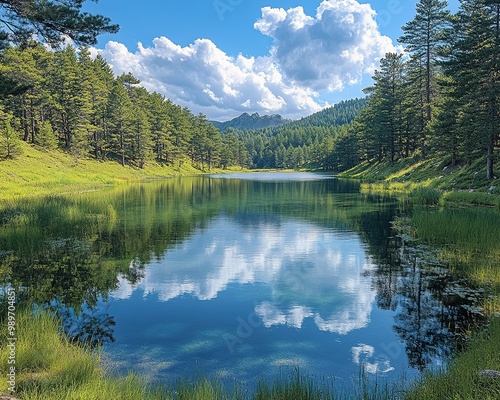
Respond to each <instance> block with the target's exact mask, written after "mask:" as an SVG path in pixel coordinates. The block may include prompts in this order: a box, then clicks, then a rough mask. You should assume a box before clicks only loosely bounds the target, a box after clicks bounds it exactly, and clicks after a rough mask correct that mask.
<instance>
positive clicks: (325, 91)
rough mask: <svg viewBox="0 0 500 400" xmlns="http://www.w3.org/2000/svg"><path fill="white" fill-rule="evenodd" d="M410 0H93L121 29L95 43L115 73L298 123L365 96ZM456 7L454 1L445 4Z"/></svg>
mask: <svg viewBox="0 0 500 400" xmlns="http://www.w3.org/2000/svg"><path fill="white" fill-rule="evenodd" d="M416 3H417V0H385V1H382V0H286V1H276V0H199V1H194V0H193V1H183V2H180V1H179V2H169V1H165V0H142V1H136V0H121V1H119V0H100V1H99V3H98V4H96V5H95V4H94V3H91V2H89V4H88V5H87V9H89V10H90V11H92V12H98V13H100V14H103V15H106V16H108V17H110V18H111V19H112V21H113V22H114V23H118V24H120V26H121V29H120V32H119V33H118V34H115V35H102V36H101V37H100V38H99V43H98V45H97V46H95V50H94V51H95V52H96V53H97V52H100V53H101V55H102V56H104V57H105V58H106V59H107V60H108V62H109V63H110V64H111V66H112V67H113V70H114V71H115V73H116V74H120V73H122V72H132V73H133V74H134V75H135V76H136V77H138V78H139V79H140V80H141V81H142V84H143V85H144V86H145V87H146V88H148V89H149V90H154V91H158V92H160V93H162V94H164V95H165V96H166V97H168V98H170V99H172V101H173V102H175V103H177V104H180V105H182V106H187V107H189V108H190V109H191V110H192V111H193V112H195V113H198V112H203V113H204V114H206V115H207V116H208V117H209V118H210V119H215V120H226V119H230V118H233V117H235V116H238V115H240V114H241V113H242V112H250V113H252V112H259V113H260V114H274V113H279V114H281V115H283V116H285V117H287V118H300V117H302V116H306V115H309V114H311V113H313V112H315V111H318V110H320V109H321V108H322V107H325V106H328V105H330V104H334V103H336V102H338V101H340V100H344V99H350V98H354V97H360V96H363V93H362V89H363V88H364V87H366V86H369V85H370V83H371V78H370V77H371V75H372V74H373V70H374V69H375V68H377V67H378V62H379V60H380V58H381V57H383V55H384V54H385V53H386V52H388V51H397V50H401V46H400V44H398V43H397V38H398V37H399V36H400V35H401V26H402V25H403V24H404V23H405V22H407V21H409V20H411V19H412V18H413V16H414V13H415V5H416ZM449 3H450V9H451V10H453V11H455V10H456V8H457V4H458V0H450V1H449Z"/></svg>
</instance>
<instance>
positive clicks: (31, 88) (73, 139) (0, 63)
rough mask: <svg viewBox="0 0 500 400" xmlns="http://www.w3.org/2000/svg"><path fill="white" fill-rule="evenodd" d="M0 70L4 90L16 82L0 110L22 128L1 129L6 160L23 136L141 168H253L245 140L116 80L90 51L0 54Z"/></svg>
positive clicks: (127, 78) (126, 79)
mask: <svg viewBox="0 0 500 400" xmlns="http://www.w3.org/2000/svg"><path fill="white" fill-rule="evenodd" d="M0 72H1V73H2V75H1V76H2V77H4V78H5V79H4V80H3V81H1V82H0V90H1V85H2V82H3V83H5V82H10V83H12V85H14V86H12V85H11V86H8V85H7V83H6V85H7V86H8V87H7V86H5V87H6V91H5V92H3V96H4V99H3V101H2V102H1V103H0V106H2V105H3V106H4V108H5V110H6V111H7V112H8V113H10V114H12V115H13V118H12V122H13V126H16V128H17V129H18V130H17V131H15V132H14V131H13V130H12V129H11V130H8V131H4V132H3V136H5V135H7V133H5V132H8V137H9V140H8V141H7V139H5V138H4V139H3V141H2V143H4V144H5V146H8V150H6V151H5V152H4V153H5V154H6V155H4V157H12V156H14V155H15V151H14V149H15V148H16V147H15V146H14V145H13V144H11V142H12V141H13V140H14V139H15V138H16V137H17V136H18V135H20V136H22V138H23V139H24V141H26V142H30V143H34V144H37V145H40V146H42V147H45V148H47V149H53V148H55V147H57V146H58V144H60V145H61V147H62V148H64V149H66V150H67V151H68V152H69V153H71V154H72V155H73V156H74V157H75V160H78V159H80V158H81V157H88V156H92V157H93V158H95V159H97V160H105V159H108V158H112V159H116V160H118V161H119V162H120V163H121V164H122V165H126V164H128V165H133V166H135V167H139V168H143V167H144V166H146V165H147V163H148V162H150V161H151V160H153V159H156V160H157V161H158V162H160V163H169V164H174V163H175V164H177V165H181V164H182V163H183V162H184V160H185V159H186V158H187V157H189V158H191V160H192V162H193V163H194V164H196V165H197V166H198V167H199V168H202V169H203V168H208V169H210V168H213V167H225V166H233V165H246V164H247V163H248V155H247V153H246V149H245V148H244V146H243V145H242V144H241V142H239V141H238V140H234V141H232V140H227V141H223V139H222V137H221V135H220V133H219V131H218V130H217V129H216V128H215V127H214V126H213V125H212V124H210V123H209V122H208V121H207V119H206V117H205V116H204V115H203V114H200V115H198V116H194V115H193V114H192V113H191V111H190V110H189V109H187V108H182V107H179V106H177V105H175V104H173V103H172V102H171V101H170V100H168V99H165V98H164V97H163V96H161V95H160V94H158V93H149V92H148V91H147V90H146V89H144V88H143V87H141V86H140V85H139V84H140V81H139V80H137V79H136V78H135V77H134V76H133V75H132V74H130V73H128V74H123V75H121V76H119V77H117V78H115V77H114V76H113V73H112V71H111V68H110V67H109V65H108V64H107V63H106V61H105V60H104V59H103V58H102V57H100V56H97V57H96V58H95V59H92V58H91V56H90V51H89V50H88V48H85V47H83V48H81V49H80V50H79V52H78V53H77V52H76V50H75V49H74V48H72V47H67V48H65V49H63V50H60V51H56V52H50V51H47V50H46V49H45V48H44V47H43V46H42V45H40V44H36V43H31V44H30V45H29V46H27V47H25V48H24V47H10V48H7V49H6V50H5V51H4V52H3V53H2V54H0ZM16 88H23V89H22V90H21V89H19V90H17V89H16ZM0 98H1V96H0ZM11 133H15V134H14V135H12V134H11ZM12 143H13V142H12Z"/></svg>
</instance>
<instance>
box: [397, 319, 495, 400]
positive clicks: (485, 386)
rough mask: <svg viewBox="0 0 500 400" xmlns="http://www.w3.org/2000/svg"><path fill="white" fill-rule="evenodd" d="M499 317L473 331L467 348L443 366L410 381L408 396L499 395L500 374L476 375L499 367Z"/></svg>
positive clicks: (482, 399)
mask: <svg viewBox="0 0 500 400" xmlns="http://www.w3.org/2000/svg"><path fill="white" fill-rule="evenodd" d="M499 338H500V317H496V318H494V319H493V320H492V321H491V323H490V326H489V328H488V330H486V331H483V332H480V333H477V334H476V335H475V336H474V337H473V339H472V340H471V342H470V343H469V347H468V349H467V351H465V352H463V353H461V354H460V355H458V356H457V357H456V358H455V359H454V360H453V362H452V363H451V365H449V366H448V368H447V369H446V370H442V371H438V372H434V373H428V374H427V375H426V376H424V377H423V378H422V380H420V381H417V382H415V383H414V385H413V387H412V388H411V390H410V391H408V393H407V395H406V396H405V397H406V398H407V399H408V400H422V399H436V400H438V399H460V400H462V399H463V400H472V399H477V400H496V399H500V378H492V377H489V376H480V375H479V372H480V371H483V370H497V371H499V370H500V340H499Z"/></svg>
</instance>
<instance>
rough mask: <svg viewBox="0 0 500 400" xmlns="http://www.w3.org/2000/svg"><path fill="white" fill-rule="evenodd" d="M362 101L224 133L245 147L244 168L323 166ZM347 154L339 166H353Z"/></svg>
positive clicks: (358, 100) (358, 110)
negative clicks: (306, 115)
mask: <svg viewBox="0 0 500 400" xmlns="http://www.w3.org/2000/svg"><path fill="white" fill-rule="evenodd" d="M365 105H366V99H353V100H347V101H341V102H340V103H338V104H336V105H334V106H332V107H328V108H326V109H324V110H321V111H319V112H317V113H314V114H312V115H310V116H308V117H304V118H302V119H300V120H297V121H292V122H288V123H286V124H284V125H280V126H276V127H270V128H263V129H254V130H243V131H239V130H235V129H228V130H226V131H225V132H228V133H232V134H234V135H235V136H236V137H237V138H238V139H239V140H241V142H242V143H243V144H244V145H245V148H246V150H247V153H248V165H249V166H251V167H253V168H298V167H303V166H314V167H317V166H323V167H325V166H327V165H328V162H329V161H328V160H330V158H331V153H332V149H333V145H334V143H336V144H338V143H340V141H341V140H342V139H341V138H342V137H343V136H344V135H345V131H346V129H347V126H348V125H349V124H350V123H351V122H352V121H353V120H354V119H355V117H356V116H358V115H359V113H360V112H361V110H362V109H363V108H364V107H365ZM355 161H356V162H357V159H356V160H353V159H352V157H351V153H350V152H348V151H347V150H346V151H345V154H343V155H342V162H341V164H342V165H344V166H345V167H352V166H354V162H355Z"/></svg>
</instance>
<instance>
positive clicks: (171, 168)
mask: <svg viewBox="0 0 500 400" xmlns="http://www.w3.org/2000/svg"><path fill="white" fill-rule="evenodd" d="M21 145H22V147H23V153H22V155H20V156H19V157H17V158H15V159H8V160H0V200H3V199H13V198H19V197H26V196H33V195H46V194H54V193H65V192H85V191H93V190H96V189H100V188H102V187H104V186H113V185H119V184H124V183H127V182H131V181H141V180H143V181H144V180H152V179H161V178H167V177H171V176H179V175H193V174H200V173H204V172H223V171H222V170H220V169H212V170H210V171H202V170H199V169H196V168H195V167H194V166H193V165H191V163H190V162H189V160H185V162H184V163H182V165H180V166H179V165H178V164H177V163H176V164H175V165H164V164H158V163H156V162H151V163H149V164H148V165H147V166H146V168H144V169H140V168H134V167H131V166H125V167H122V166H121V165H120V164H119V163H117V162H116V161H105V162H100V161H95V160H92V159H79V160H75V158H73V157H72V156H70V155H69V154H67V153H65V152H63V151H58V150H55V151H51V152H47V151H44V150H43V149H41V148H39V147H37V146H33V145H30V144H27V143H24V142H22V143H21ZM237 169H238V170H241V168H237Z"/></svg>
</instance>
